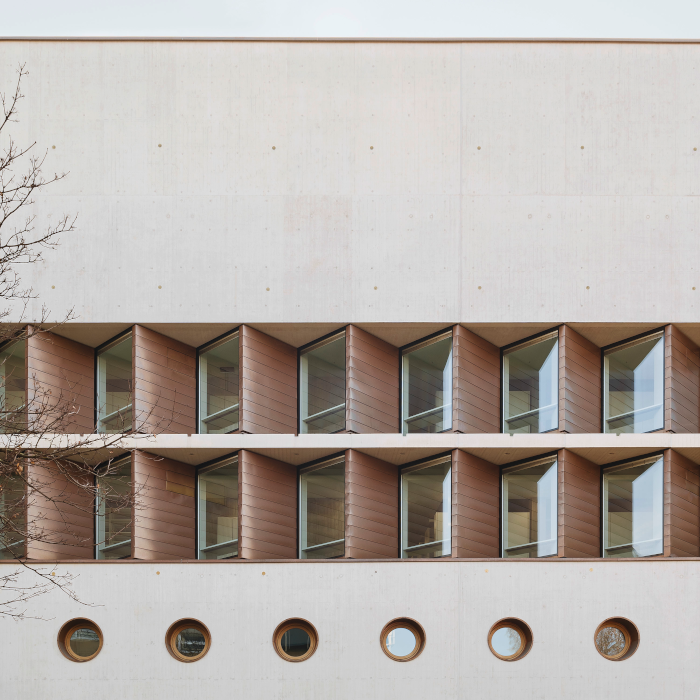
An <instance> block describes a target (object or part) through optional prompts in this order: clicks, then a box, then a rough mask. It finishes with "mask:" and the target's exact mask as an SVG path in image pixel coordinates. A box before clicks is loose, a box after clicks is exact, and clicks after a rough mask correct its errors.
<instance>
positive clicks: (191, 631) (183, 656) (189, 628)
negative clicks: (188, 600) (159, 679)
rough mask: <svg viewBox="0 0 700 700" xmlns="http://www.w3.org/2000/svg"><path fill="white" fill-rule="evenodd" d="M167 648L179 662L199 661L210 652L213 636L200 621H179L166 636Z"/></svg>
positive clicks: (171, 626)
mask: <svg viewBox="0 0 700 700" xmlns="http://www.w3.org/2000/svg"><path fill="white" fill-rule="evenodd" d="M165 646H166V648H167V649H168V651H169V652H170V655H171V656H172V657H173V658H175V659H177V660H178V661H183V662H184V663H191V662H192V661H199V660H200V659H201V658H202V657H203V656H205V655H206V653H207V652H208V651H209V647H210V646H211V635H210V634H209V630H208V629H207V628H206V627H205V626H204V625H203V624H202V623H201V622H199V621H198V620H178V621H177V622H175V623H174V624H172V625H170V628H169V629H168V632H167V634H166V635H165Z"/></svg>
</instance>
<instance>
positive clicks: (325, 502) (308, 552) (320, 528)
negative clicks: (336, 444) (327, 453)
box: [299, 457, 345, 559]
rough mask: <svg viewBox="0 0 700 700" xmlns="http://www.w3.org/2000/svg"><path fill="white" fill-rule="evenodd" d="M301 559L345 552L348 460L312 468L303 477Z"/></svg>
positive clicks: (334, 555)
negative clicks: (346, 469)
mask: <svg viewBox="0 0 700 700" xmlns="http://www.w3.org/2000/svg"><path fill="white" fill-rule="evenodd" d="M299 486H300V488H299V490H300V499H299V500H300V508H301V514H300V525H301V529H300V538H299V548H300V553H299V557H300V558H301V559H334V558H336V557H342V556H343V555H344V554H345V459H344V458H342V457H340V458H339V459H336V460H333V461H332V462H328V463H326V464H324V465H320V466H314V467H309V468H308V470H303V471H302V472H301V476H300V484H299Z"/></svg>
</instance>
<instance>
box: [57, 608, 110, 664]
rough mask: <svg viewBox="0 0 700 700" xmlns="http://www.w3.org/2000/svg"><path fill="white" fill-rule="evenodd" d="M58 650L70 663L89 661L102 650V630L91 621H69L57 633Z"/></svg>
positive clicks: (80, 619)
mask: <svg viewBox="0 0 700 700" xmlns="http://www.w3.org/2000/svg"><path fill="white" fill-rule="evenodd" d="M58 648H59V649H60V650H61V653H62V654H63V655H64V656H65V657H66V658H67V659H70V660H71V661H77V662H79V663H80V662H83V661H90V659H94V658H95V657H96V656H97V655H98V654H99V653H100V650H101V649H102V630H100V628H99V627H98V626H97V625H96V624H95V623H94V622H92V621H91V620H84V619H82V618H78V619H75V620H69V621H68V622H66V624H65V625H63V627H61V629H60V631H59V633H58Z"/></svg>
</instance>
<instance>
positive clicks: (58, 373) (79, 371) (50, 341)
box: [26, 331, 95, 433]
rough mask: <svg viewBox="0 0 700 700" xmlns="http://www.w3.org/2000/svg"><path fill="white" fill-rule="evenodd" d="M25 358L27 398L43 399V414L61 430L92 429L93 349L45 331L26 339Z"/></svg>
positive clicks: (67, 431) (72, 431)
mask: <svg viewBox="0 0 700 700" xmlns="http://www.w3.org/2000/svg"><path fill="white" fill-rule="evenodd" d="M26 358H27V359H26V365H27V379H28V382H27V398H28V400H29V401H32V400H35V401H36V402H37V403H38V404H43V403H44V402H46V404H45V405H46V406H47V408H48V409H49V410H48V413H47V416H46V417H47V419H48V420H50V421H58V423H59V424H60V429H61V432H65V433H93V432H94V431H95V414H94V411H95V351H94V350H93V349H92V348H90V347H88V346H87V345H82V344H81V343H76V342H75V341H73V340H68V339H66V338H62V337H61V336H58V335H56V334H54V333H50V332H48V331H45V332H42V333H37V334H35V335H32V336H31V337H29V338H28V339H27V356H26ZM49 392H50V393H49ZM51 408H55V409H56V410H55V412H52V411H51Z"/></svg>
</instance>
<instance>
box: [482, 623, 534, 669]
mask: <svg viewBox="0 0 700 700" xmlns="http://www.w3.org/2000/svg"><path fill="white" fill-rule="evenodd" d="M505 627H510V628H512V629H515V630H517V631H518V633H519V634H520V648H519V649H518V651H516V652H515V653H514V654H510V655H509V656H503V655H502V654H499V653H498V652H497V651H496V650H495V649H494V648H493V644H491V639H492V638H493V635H494V634H495V633H496V632H498V630H501V629H503V628H505ZM534 641H535V638H534V635H533V634H532V629H531V628H530V625H528V624H527V622H525V621H524V620H521V619H520V618H519V617H504V618H502V619H500V620H498V621H497V622H496V623H494V624H493V625H492V626H491V629H490V630H489V633H488V637H487V638H486V642H487V644H488V646H489V650H490V651H491V653H492V654H493V655H494V656H495V657H496V658H497V659H500V660H501V661H509V662H510V661H520V659H524V658H525V657H526V656H527V655H528V654H529V653H530V650H531V649H532V645H533V643H534Z"/></svg>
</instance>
